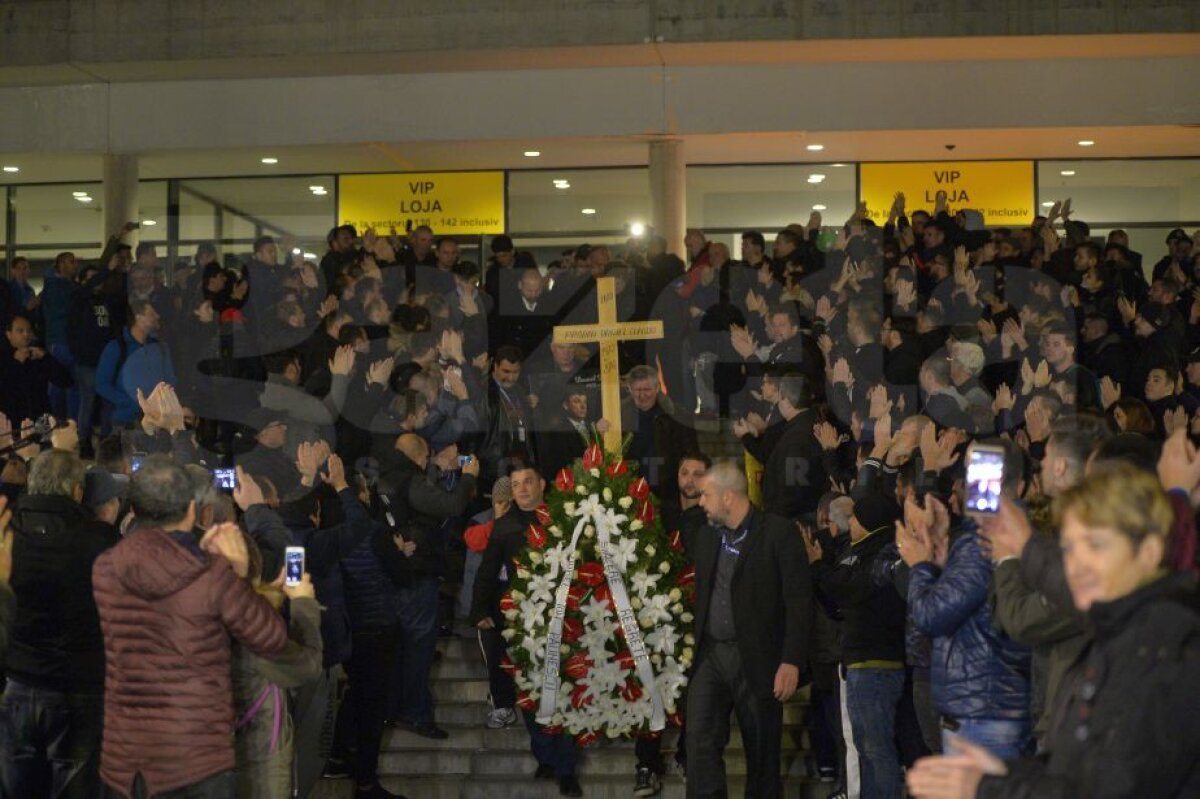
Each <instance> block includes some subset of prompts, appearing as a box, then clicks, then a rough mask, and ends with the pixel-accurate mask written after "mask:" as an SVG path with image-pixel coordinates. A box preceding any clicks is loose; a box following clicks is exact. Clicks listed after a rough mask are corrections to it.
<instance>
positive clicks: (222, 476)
mask: <svg viewBox="0 0 1200 799" xmlns="http://www.w3.org/2000/svg"><path fill="white" fill-rule="evenodd" d="M212 475H213V485H214V486H215V487H217V488H219V489H221V490H222V491H233V490H234V489H235V488H237V469H235V468H233V467H232V466H231V467H229V468H218V469H213V470H212Z"/></svg>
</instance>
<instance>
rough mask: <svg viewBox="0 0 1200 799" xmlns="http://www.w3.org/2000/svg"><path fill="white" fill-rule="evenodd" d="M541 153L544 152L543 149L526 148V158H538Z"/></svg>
mask: <svg viewBox="0 0 1200 799" xmlns="http://www.w3.org/2000/svg"><path fill="white" fill-rule="evenodd" d="M541 154H542V151H541V150H526V151H525V157H526V158H537V157H538V156H540V155H541Z"/></svg>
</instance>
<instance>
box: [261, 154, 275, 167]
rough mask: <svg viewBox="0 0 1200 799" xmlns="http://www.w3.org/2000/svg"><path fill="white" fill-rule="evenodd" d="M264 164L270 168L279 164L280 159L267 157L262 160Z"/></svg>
mask: <svg viewBox="0 0 1200 799" xmlns="http://www.w3.org/2000/svg"><path fill="white" fill-rule="evenodd" d="M262 162H263V163H264V164H267V165H268V166H270V165H273V164H278V163H279V159H278V158H271V157H270V156H268V157H266V158H263V159H262Z"/></svg>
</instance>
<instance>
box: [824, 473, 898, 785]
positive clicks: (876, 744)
mask: <svg viewBox="0 0 1200 799" xmlns="http://www.w3.org/2000/svg"><path fill="white" fill-rule="evenodd" d="M899 518H900V506H899V505H897V504H896V503H895V502H894V501H893V500H892V498H891V497H889V496H887V495H886V494H883V493H878V492H877V493H874V494H872V495H870V496H868V497H864V498H862V499H859V500H858V501H856V502H855V503H854V511H853V515H852V516H851V518H850V546H849V547H847V548H846V549H844V550H842V552H841V553H840V557H837V558H836V559H835V558H833V557H823V558H822V559H820V560H817V561H816V562H815V563H814V564H813V568H814V570H815V572H816V578H817V583H818V585H819V586H820V588H821V591H822V592H823V593H824V594H825V595H826V596H828V597H829V598H830V600H832V601H833V602H834V603H835V604H836V606H837V607H838V609H839V610H841V612H842V615H843V619H844V620H843V623H842V664H843V667H844V669H845V674H846V708H847V710H848V712H849V717H850V728H851V730H852V733H853V737H854V746H855V748H856V749H857V751H858V763H859V767H860V770H861V777H860V779H861V783H860V784H861V785H862V795H863V796H870V797H873V798H874V797H879V799H900V797H901V796H902V795H903V792H904V791H903V785H904V781H903V772H902V770H901V767H900V756H899V754H898V753H897V750H896V743H895V738H896V712H897V706H898V705H899V704H900V702H901V700H902V699H903V696H904V618H905V604H904V600H903V599H901V598H900V595H899V594H898V593H896V589H895V587H894V586H893V585H892V583H891V582H890V581H889V580H887V579H885V575H886V571H887V567H888V566H889V565H893V564H894V563H895V561H896V560H897V558H896V557H895V550H894V549H892V548H890V547H889V546H888V545H889V544H893V543H894V542H895V539H896V531H895V522H896V520H897V519H899ZM889 555H890V556H889ZM851 778H852V779H853V775H852V777H851ZM851 784H853V783H851Z"/></svg>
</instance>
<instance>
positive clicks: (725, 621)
mask: <svg viewBox="0 0 1200 799" xmlns="http://www.w3.org/2000/svg"><path fill="white" fill-rule="evenodd" d="M880 218H881V219H884V218H885V220H886V221H884V222H883V224H877V223H876V222H874V221H872V218H871V216H870V214H868V209H866V208H865V207H864V206H862V205H860V206H859V207H858V208H857V209H856V211H855V213H854V214H853V215H852V216H851V217H850V218H849V219H848V220H846V221H845V222H844V224H839V225H837V226H836V227H833V228H829V227H825V226H824V225H823V220H822V219H821V217H820V215H819V214H816V213H814V214H813V215H812V216H811V218H810V219H809V220H808V221H807V222H806V223H804V224H795V225H790V226H788V227H787V228H785V229H783V230H780V231H778V232H777V233H776V234H775V236H774V240H773V244H772V246H771V251H770V252H769V253H768V246H767V240H766V238H765V237H764V235H763V234H762V233H761V232H758V231H746V232H745V233H744V234H742V236H741V247H740V253H739V256H740V258H739V259H736V260H735V259H734V258H733V257H732V253H731V252H730V250H729V247H728V246H726V245H725V244H723V243H721V242H718V241H709V240H708V239H707V238H706V236H705V235H704V233H703V232H701V231H698V230H689V231H688V232H687V235H686V238H685V239H684V241H683V242H680V243H679V244H681V245H682V251H681V253H682V255H683V256H684V257H679V256H676V255H675V254H673V250H675V249H676V246H675V243H674V242H669V241H666V240H665V239H663V238H662V237H661V236H656V235H654V233H653V232H652V231H651V232H650V234H649V235H648V236H646V237H643V238H634V239H630V240H629V241H628V242H626V244H625V245H623V246H621V247H611V248H610V247H608V246H605V245H587V244H583V245H580V246H578V247H576V248H572V249H569V250H565V251H563V253H562V254H561V257H560V258H559V259H557V260H555V261H553V262H552V263H549V264H538V263H536V262H535V259H534V258H533V256H532V255H531V254H530V253H528V252H523V251H520V250H518V249H517V248H516V247H515V246H514V243H513V241H512V240H511V239H510V238H509V237H507V236H503V235H500V236H496V237H495V238H493V239H492V240H491V241H490V251H491V257H490V258H489V259H488V261H487V262H486V263H485V264H482V265H480V264H476V263H472V262H469V261H464V260H460V254H459V245H458V243H457V242H456V241H455V240H454V239H453V238H452V237H445V236H444V237H437V236H436V235H435V233H434V231H432V230H430V229H429V228H427V227H423V226H421V227H416V228H415V229H413V230H412V231H411V232H409V233H407V234H404V235H398V234H397V233H396V232H395V231H391V232H389V234H388V235H378V234H377V233H376V232H375V231H372V230H366V231H361V235H360V231H357V230H355V229H354V228H353V227H351V226H349V225H339V226H337V227H335V228H333V229H332V230H331V231H330V232H329V235H328V240H327V244H328V251H327V252H326V253H325V255H324V256H323V258H322V259H321V261H320V263H313V262H306V261H304V260H303V258H302V256H301V250H300V249H299V248H296V247H294V246H293V243H292V242H288V241H276V240H275V239H273V238H271V237H267V236H263V237H261V238H259V239H258V240H257V241H255V243H254V246H253V251H252V253H250V254H249V255H248V256H247V257H245V258H244V259H237V258H234V259H232V260H230V259H226V260H224V261H222V260H221V259H220V253H219V251H218V249H217V247H216V246H214V245H211V244H203V245H201V246H199V247H198V248H197V251H196V253H195V257H194V259H193V260H192V261H191V262H189V263H186V264H177V265H175V266H174V268H173V269H172V270H170V273H169V274H168V273H167V270H166V269H165V268H164V266H163V265H162V264H161V263H160V262H159V258H158V253H157V251H156V248H155V247H154V246H153V245H151V244H146V243H142V244H138V245H137V246H136V247H131V246H130V245H128V244H127V243H125V239H126V238H127V237H128V236H129V235H130V234H131V233H132V232H133V231H134V230H135V226H134V225H132V224H129V225H126V226H124V227H123V228H121V229H120V230H118V231H115V232H114V233H113V235H112V236H111V237H110V238H109V239H108V240H107V242H106V244H105V247H104V250H103V254H102V256H101V257H100V259H99V260H98V261H97V262H95V263H81V262H80V261H78V260H77V259H76V258H75V256H74V255H73V254H72V253H69V252H64V253H61V254H59V255H58V256H57V257H56V258H55V260H54V264H53V266H52V267H51V268H50V269H49V270H48V272H47V273H46V275H45V278H44V281H43V283H42V285H41V288H40V290H35V288H34V286H33V285H32V284H31V283H30V279H29V271H30V269H29V263H28V261H26V260H25V259H23V258H20V257H18V258H15V259H14V260H13V261H12V262H11V263H10V265H9V267H10V269H9V273H10V276H11V278H12V279H11V280H10V281H8V282H6V283H0V322H2V324H3V328H4V331H5V340H4V342H2V346H0V457H2V458H3V461H2V471H0V622H2V629H3V632H2V637H0V658H2V662H3V667H4V674H5V680H6V682H5V688H4V694H3V699H2V700H0V750H2V760H0V796H3V797H21V798H22V799H23V798H24V797H35V796H49V797H60V796H61V797H93V796H102V795H111V796H117V797H123V798H125V799H128V798H129V797H139V798H140V797H163V798H164V799H167V798H168V797H175V798H178V797H231V796H246V797H251V796H252V797H286V796H300V797H306V796H309V795H310V794H311V793H312V791H313V790H314V787H315V786H316V784H317V782H318V781H319V780H320V779H321V778H322V776H323V775H324V776H326V777H330V778H337V777H341V778H346V777H348V778H350V779H351V780H353V783H354V791H355V795H356V796H357V797H361V798H362V799H368V798H370V799H380V798H385V797H391V796H396V795H397V794H394V793H393V792H391V791H390V790H388V789H387V788H385V787H384V786H383V785H382V784H381V783H380V778H379V753H380V747H381V742H382V739H383V735H384V730H385V728H386V727H389V726H390V727H393V728H395V729H397V730H400V731H403V732H405V733H407V734H410V735H415V736H421V737H424V738H426V739H430V740H432V741H438V740H443V739H446V738H447V737H449V736H451V735H452V734H453V733H454V731H453V730H452V729H446V728H444V727H443V726H442V725H441V724H440V723H439V722H438V720H437V716H436V715H435V707H434V697H433V692H432V690H431V674H432V672H433V668H434V663H435V662H436V660H437V659H438V657H439V656H440V655H439V651H438V642H439V640H440V639H441V638H443V637H447V636H454V635H457V634H461V631H462V630H463V629H465V625H470V626H471V627H473V628H474V632H475V634H477V635H478V638H479V642H480V649H481V653H482V654H481V657H482V658H483V661H484V665H485V666H486V668H487V671H488V679H489V686H490V693H491V702H492V710H491V712H490V713H489V714H487V716H486V718H480V719H479V724H480V725H486V726H487V727H489V728H492V729H501V728H504V727H508V726H512V725H515V724H519V723H521V721H522V717H524V723H525V725H526V726H527V728H528V731H529V735H530V747H531V752H532V754H533V757H534V759H535V760H536V771H535V772H534V773H535V775H536V776H537V777H538V778H545V779H548V780H555V781H557V784H558V788H559V790H560V792H561V793H562V794H563V795H565V796H581V795H582V794H583V790H582V786H581V784H580V782H579V779H578V776H579V775H578V763H579V759H580V753H579V751H578V749H577V747H576V745H575V743H574V741H573V739H571V738H570V737H567V736H564V735H561V734H554V733H552V732H547V731H546V730H545V729H542V728H539V726H538V725H537V723H536V722H535V721H534V719H533V715H532V714H531V713H529V712H522V710H521V709H520V708H518V707H517V703H516V692H515V689H514V685H513V681H512V677H511V675H510V674H509V673H507V672H506V671H505V669H504V667H503V663H504V660H505V640H506V639H505V637H504V635H503V627H504V624H505V617H504V615H503V614H502V613H501V612H500V610H499V607H500V601H501V597H502V596H503V594H504V592H505V590H506V584H507V570H508V567H510V565H511V561H512V558H513V557H514V556H515V555H516V554H517V553H518V552H519V551H520V549H521V548H522V547H524V546H526V542H525V535H524V531H525V530H526V528H527V527H528V525H529V523H530V521H531V519H533V518H534V514H535V512H536V511H537V509H538V508H539V506H540V505H541V504H542V502H543V497H544V492H545V491H546V490H547V485H548V483H550V482H552V481H553V478H554V475H555V474H556V473H557V472H558V470H559V469H561V468H562V467H564V466H566V465H569V464H570V463H572V462H573V461H574V460H575V459H576V458H577V457H579V456H580V455H581V454H582V453H583V450H584V447H585V441H586V437H587V436H588V435H593V436H594V435H595V434H596V432H597V431H599V432H603V431H605V430H607V429H608V428H609V427H611V426H613V425H614V424H615V423H618V420H616V419H604V418H602V413H601V403H600V397H601V372H600V368H599V356H598V352H597V350H596V348H595V347H589V346H576V345H567V344H557V343H554V342H553V337H552V330H553V328H554V327H555V326H557V325H563V324H586V323H591V322H595V321H597V305H596V296H597V291H596V287H597V283H596V281H597V279H598V278H601V277H611V278H613V279H614V281H615V287H616V297H617V305H618V309H619V310H618V314H619V317H620V318H621V319H623V320H625V319H628V320H645V319H657V320H661V321H662V322H663V324H664V330H665V335H664V337H663V338H662V339H661V340H658V341H637V342H622V343H621V344H620V356H619V358H620V371H621V375H622V383H623V391H624V394H625V396H624V399H623V401H622V405H621V409H620V416H621V418H620V420H619V424H620V426H621V429H622V430H623V431H624V433H625V434H626V436H627V443H626V446H627V451H626V457H627V458H628V459H629V460H630V461H631V462H635V463H637V464H638V468H639V469H640V472H639V473H640V474H641V475H643V476H645V478H646V480H647V481H648V482H649V484H650V486H651V488H652V489H653V491H654V493H655V494H656V496H657V497H658V498H659V500H660V502H661V506H662V515H663V519H664V525H665V528H666V530H667V532H668V533H669V534H675V533H678V534H680V535H681V537H682V540H683V541H684V543H685V545H686V551H687V555H688V557H689V558H690V559H691V561H692V562H693V563H694V565H695V567H696V586H697V594H696V596H697V600H696V603H697V606H696V608H695V609H694V610H695V613H694V617H695V629H694V635H695V638H696V642H697V654H696V659H695V664H694V666H693V669H692V673H691V675H690V680H691V688H690V691H689V694H688V697H687V702H686V713H685V714H684V726H685V730H686V731H685V732H684V733H683V734H681V735H680V737H679V744H678V749H677V752H676V753H675V760H676V762H677V765H678V767H679V769H680V770H681V771H682V773H683V774H684V776H685V778H686V780H687V791H688V795H689V796H696V797H707V796H725V795H727V792H728V791H729V787H728V786H729V785H730V777H729V775H727V773H726V770H725V767H724V761H723V752H724V749H725V747H726V746H727V744H728V741H729V737H730V723H731V718H736V721H737V724H738V727H739V728H740V731H741V740H742V745H743V747H744V749H745V754H746V758H745V760H746V777H745V786H744V787H743V788H741V789H740V790H744V795H746V796H755V797H777V796H780V795H781V791H782V787H783V777H782V775H781V773H780V771H781V769H780V765H781V739H782V738H783V736H784V715H783V707H784V704H785V703H786V702H788V701H791V699H792V697H793V696H794V695H795V694H796V692H797V691H798V690H799V689H801V688H803V687H805V686H807V692H808V694H807V695H808V701H809V703H810V706H811V713H809V714H808V721H807V722H806V723H807V724H808V726H809V732H810V740H811V742H812V753H811V763H810V774H809V777H810V778H812V779H818V780H821V781H825V782H828V783H830V785H831V790H832V791H833V794H832V795H839V796H850V797H863V799H892V797H896V798H898V797H901V796H904V795H905V793H906V791H907V793H908V795H910V796H914V797H922V798H924V797H930V798H931V799H941V798H943V797H945V798H946V799H950V798H951V797H954V798H955V799H957V798H958V797H963V798H964V799H966V798H968V797H976V796H978V797H992V796H995V797H1000V796H1005V797H1013V796H1016V797H1063V798H1064V799H1065V798H1066V797H1075V796H1091V797H1132V796H1155V797H1159V796H1162V797H1167V796H1180V797H1183V796H1194V795H1200V767H1198V765H1197V764H1198V763H1200V757H1198V755H1200V744H1197V743H1196V741H1197V740H1200V728H1198V725H1200V693H1197V692H1196V691H1194V690H1191V689H1190V686H1191V685H1193V684H1194V683H1195V682H1196V681H1197V680H1198V679H1200V618H1198V617H1197V606H1196V602H1195V599H1196V585H1195V578H1196V576H1197V574H1198V573H1200V565H1198V564H1200V560H1198V555H1200V553H1198V548H1197V541H1196V538H1197V533H1196V530H1197V527H1196V511H1197V508H1200V455H1198V453H1197V448H1196V442H1197V441H1200V231H1197V232H1196V233H1195V234H1193V235H1191V236H1189V235H1188V234H1187V232H1186V231H1184V230H1181V229H1177V230H1173V231H1171V233H1170V234H1169V236H1168V237H1167V239H1166V242H1165V248H1166V251H1165V253H1164V254H1162V256H1161V258H1158V259H1157V260H1155V263H1153V264H1150V262H1149V260H1148V261H1147V262H1146V263H1143V256H1142V254H1140V253H1137V252H1133V251H1131V250H1130V248H1129V241H1128V237H1127V236H1126V234H1125V233H1124V232H1123V231H1119V230H1116V231H1112V232H1111V233H1109V234H1108V236H1107V238H1106V239H1105V240H1099V239H1097V238H1095V237H1093V236H1092V235H1091V231H1090V230H1089V228H1088V225H1087V224H1086V223H1085V222H1083V221H1081V220H1079V219H1077V218H1076V216H1075V213H1074V211H1073V209H1072V208H1071V203H1070V200H1066V201H1064V202H1062V203H1056V204H1055V205H1054V207H1053V208H1052V209H1050V211H1049V212H1048V213H1047V214H1046V216H1044V217H1043V216H1039V217H1038V218H1036V219H1034V220H1032V221H1031V222H1030V223H1029V224H1028V225H1022V226H1014V227H1011V228H1006V229H987V228H985V227H984V226H983V223H982V217H981V215H980V214H979V213H978V212H977V211H974V210H971V209H959V210H957V211H954V210H951V209H950V208H948V207H947V205H946V199H945V197H944V195H942V194H939V195H938V198H937V203H936V206H935V207H934V208H932V209H910V208H908V207H907V204H906V200H905V198H904V196H903V195H901V194H898V195H897V196H896V197H895V200H894V202H893V205H892V207H891V208H890V209H889V210H888V212H887V214H886V217H883V216H881V217H880ZM1156 255H1157V254H1154V255H1152V256H1150V257H1151V258H1152V259H1153V258H1154V256H1156ZM235 262H236V263H235ZM702 442H703V444H704V446H702ZM705 447H707V448H708V449H710V450H712V451H710V452H705V451H704V450H705ZM294 547H300V548H303V551H304V567H303V575H302V576H301V575H300V574H292V575H290V577H291V578H292V579H285V576H287V575H286V572H287V568H286V566H285V562H286V561H288V558H289V557H290V556H289V554H288V551H289V548H294ZM431 745H432V744H431ZM635 754H636V762H635V763H631V768H632V769H634V778H633V783H632V788H631V790H632V792H633V794H634V795H635V796H652V795H655V794H657V793H658V792H659V791H660V790H661V786H662V782H661V779H660V778H661V776H662V775H663V774H665V773H666V772H667V762H666V758H664V740H663V738H662V737H661V736H658V735H651V734H647V735H644V736H640V737H639V738H638V740H637V742H636V748H635ZM585 756H586V755H585ZM736 790H737V789H735V792H736Z"/></svg>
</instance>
